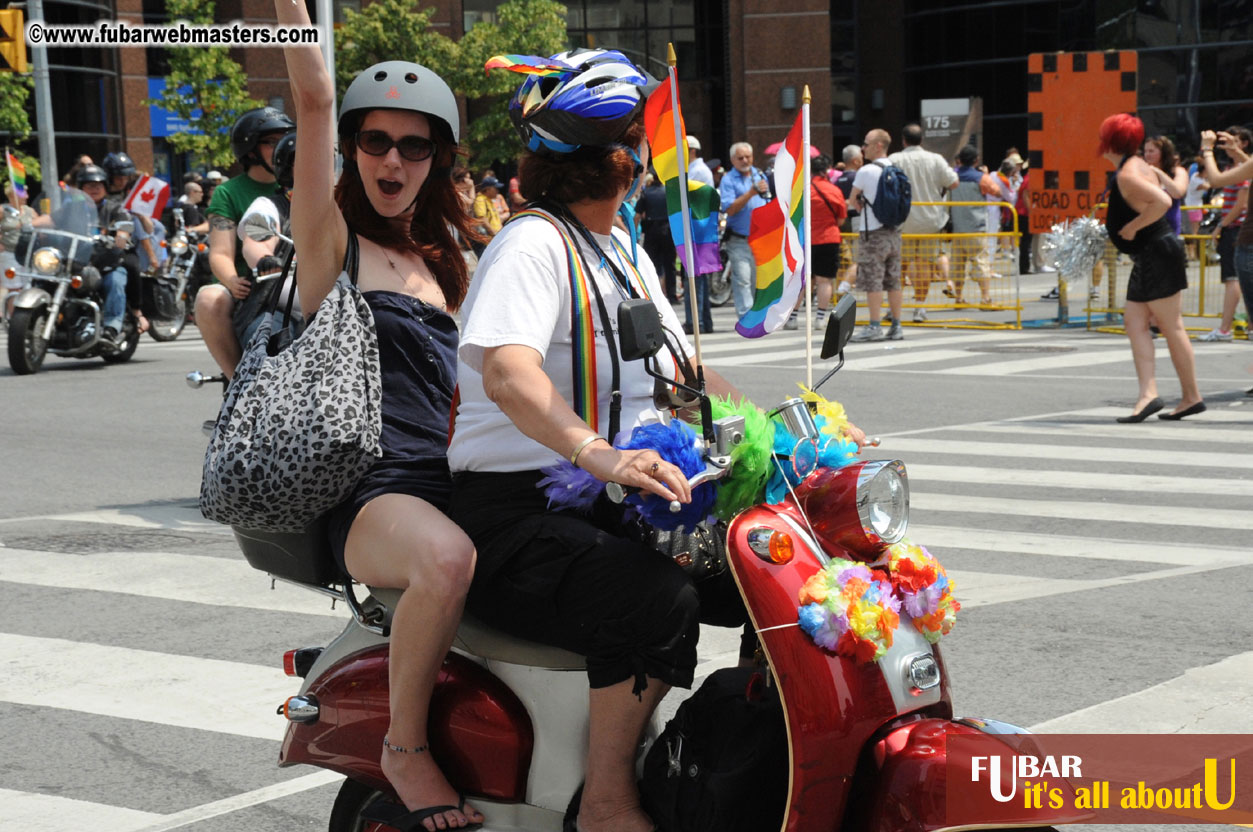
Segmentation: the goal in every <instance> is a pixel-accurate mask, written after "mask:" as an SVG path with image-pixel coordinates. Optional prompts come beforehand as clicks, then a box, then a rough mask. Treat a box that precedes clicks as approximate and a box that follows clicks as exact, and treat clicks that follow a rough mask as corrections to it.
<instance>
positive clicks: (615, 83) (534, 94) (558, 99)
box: [509, 49, 657, 154]
mask: <svg viewBox="0 0 1253 832" xmlns="http://www.w3.org/2000/svg"><path fill="white" fill-rule="evenodd" d="M549 61H550V62H551V64H552V65H555V66H565V67H568V69H565V70H556V71H552V72H549V73H547V74H537V75H530V76H528V77H527V79H526V81H525V82H523V84H522V86H521V87H519V88H518V91H517V92H516V93H514V95H513V98H512V99H511V100H510V101H509V117H510V118H511V119H512V120H513V124H514V126H515V127H516V128H517V130H518V134H519V135H520V136H521V137H522V141H523V142H524V143H525V144H526V146H527V148H528V149H529V150H532V151H535V152H539V153H542V152H547V153H549V154H564V153H573V152H574V151H576V150H578V149H579V148H580V147H604V146H606V145H611V144H613V143H615V142H616V141H618V139H620V138H621V137H622V134H623V133H625V132H626V130H627V128H628V127H630V126H631V123H632V122H633V121H634V120H635V118H636V116H637V115H638V114H639V112H640V110H641V109H643V107H644V100H645V99H646V98H647V97H648V94H649V93H650V92H652V91H653V89H654V88H656V86H657V82H656V81H655V80H653V79H652V78H650V77H649V76H648V75H647V74H645V73H644V71H643V70H641V69H640V68H639V67H637V66H636V65H635V64H633V63H631V61H630V60H629V59H628V58H627V57H626V55H623V54H622V53H621V52H618V51H615V50H611V49H575V50H571V51H569V52H561V53H559V54H557V55H553V56H552V58H550V59H549Z"/></svg>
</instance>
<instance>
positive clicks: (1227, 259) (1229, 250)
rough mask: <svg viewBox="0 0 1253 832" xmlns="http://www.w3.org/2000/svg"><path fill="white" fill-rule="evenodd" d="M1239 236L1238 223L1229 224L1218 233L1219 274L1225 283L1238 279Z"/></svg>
mask: <svg viewBox="0 0 1253 832" xmlns="http://www.w3.org/2000/svg"><path fill="white" fill-rule="evenodd" d="M1239 236H1240V226H1238V225H1232V226H1228V227H1227V228H1224V229H1223V230H1222V233H1221V234H1219V235H1218V257H1219V260H1218V274H1219V277H1220V278H1221V280H1222V281H1223V283H1228V282H1230V281H1232V280H1235V279H1236V238H1237V237H1239Z"/></svg>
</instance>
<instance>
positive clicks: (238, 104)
mask: <svg viewBox="0 0 1253 832" xmlns="http://www.w3.org/2000/svg"><path fill="white" fill-rule="evenodd" d="M166 9H167V11H168V12H169V15H170V19H171V20H186V21H188V22H190V23H213V22H214V20H213V11H214V2H213V0H167V2H166ZM169 59H170V74H169V75H167V76H165V92H164V93H163V94H162V96H161V98H159V99H149V100H147V101H145V102H144V103H145V104H147V105H149V106H152V105H155V106H158V107H161V108H163V109H165V110H169V111H170V112H172V113H175V114H176V115H178V116H180V117H181V118H183V119H186V120H187V123H188V124H189V125H190V126H192V127H194V128H196V129H197V130H199V131H200V132H199V133H172V134H171V135H170V136H168V137H167V141H169V143H170V146H171V147H172V148H174V150H175V151H176V152H178V153H184V152H191V153H194V154H196V156H198V157H199V158H200V159H202V160H204V161H205V162H206V163H207V164H209V165H213V166H215V167H226V166H228V165H230V164H231V163H232V162H233V161H235V155H234V154H233V153H231V139H230V129H231V125H233V124H234V123H235V120H236V119H237V118H239V116H240V114H241V113H243V112H245V111H246V110H251V109H253V108H255V107H260V106H261V105H262V102H261V101H258V100H257V99H255V98H252V97H250V96H249V95H248V77H247V76H246V75H245V74H244V69H243V67H241V66H240V65H239V64H238V63H236V62H235V61H234V60H233V59H232V58H231V55H230V49H229V48H227V47H225V46H210V47H203V46H197V47H180V48H176V49H175V48H171V49H170V50H169ZM197 111H199V112H197Z"/></svg>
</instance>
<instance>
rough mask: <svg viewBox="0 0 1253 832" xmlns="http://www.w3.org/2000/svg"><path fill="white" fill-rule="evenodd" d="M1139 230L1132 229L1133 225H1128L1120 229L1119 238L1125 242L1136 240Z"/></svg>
mask: <svg viewBox="0 0 1253 832" xmlns="http://www.w3.org/2000/svg"><path fill="white" fill-rule="evenodd" d="M1137 230H1138V229H1135V228H1132V227H1131V223H1127V224H1126V225H1124V226H1123V227H1122V228H1120V229H1118V236H1119V237H1122V238H1123V239H1124V240H1134V239H1135V238H1136V231H1137Z"/></svg>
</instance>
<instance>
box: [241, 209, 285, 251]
mask: <svg viewBox="0 0 1253 832" xmlns="http://www.w3.org/2000/svg"><path fill="white" fill-rule="evenodd" d="M241 225H242V226H243V229H244V233H245V234H247V235H248V239H250V240H256V241H257V242H258V243H264V242H265V241H266V240H269V239H270V238H272V237H275V236H277V234H278V225H276V224H275V222H274V218H273V217H270V216H267V215H265V214H262V213H260V212H254V213H251V214H249V215H248V216H246V217H244V219H243V222H242V223H241Z"/></svg>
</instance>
